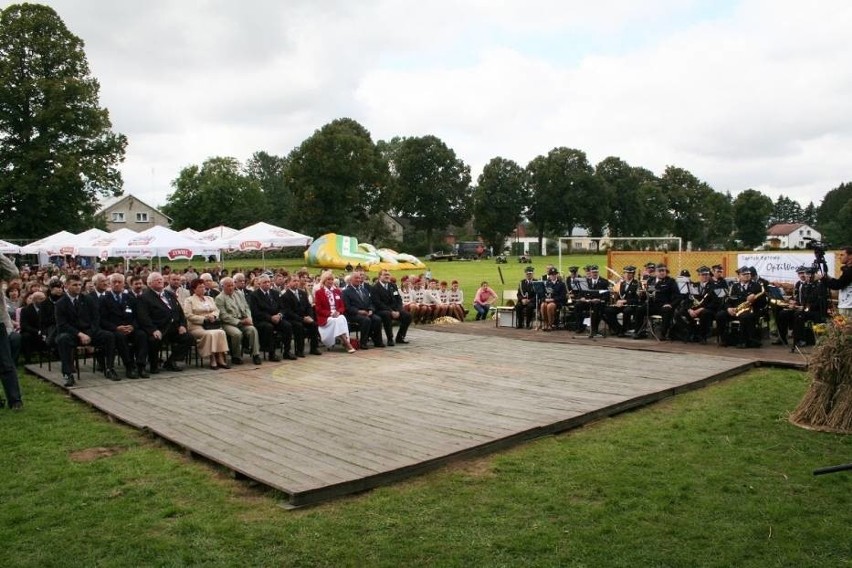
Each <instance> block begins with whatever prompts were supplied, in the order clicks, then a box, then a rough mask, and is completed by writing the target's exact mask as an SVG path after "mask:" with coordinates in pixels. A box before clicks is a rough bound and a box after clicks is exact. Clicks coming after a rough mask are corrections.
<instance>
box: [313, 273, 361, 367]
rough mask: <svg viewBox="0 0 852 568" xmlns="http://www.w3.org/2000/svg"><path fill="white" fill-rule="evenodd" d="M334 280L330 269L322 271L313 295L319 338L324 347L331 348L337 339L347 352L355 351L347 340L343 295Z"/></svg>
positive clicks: (347, 325)
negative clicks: (318, 286) (318, 284)
mask: <svg viewBox="0 0 852 568" xmlns="http://www.w3.org/2000/svg"><path fill="white" fill-rule="evenodd" d="M334 281H335V278H334V274H332V272H331V271H330V270H326V271H325V272H323V273H322V275H321V276H320V283H321V285H320V288H319V289H318V290H317V292H316V294H315V297H314V309H315V311H316V316H317V327H318V328H319V334H320V340H321V341H322V342H323V344H324V345H325V346H326V347H329V348H331V347H332V346H334V343H335V341H336V340H338V339H339V340H340V341H341V343H343V345H344V346H345V347H346V350H347V351H348V352H349V353H355V348H354V347H352V343H351V342H350V341H349V324H348V323H347V321H346V316H345V315H344V311H345V310H346V307H345V306H344V304H343V296H342V295H341V293H340V289H339V288H338V287H337V286H335V285H334Z"/></svg>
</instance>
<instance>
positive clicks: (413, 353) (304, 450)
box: [28, 322, 756, 506]
mask: <svg viewBox="0 0 852 568" xmlns="http://www.w3.org/2000/svg"><path fill="white" fill-rule="evenodd" d="M481 324H482V325H477V324H475V323H472V324H470V325H468V324H461V325H458V326H452V327H455V328H456V329H453V330H452V333H444V332H441V331H447V330H441V331H435V330H434V329H435V328H418V329H412V330H411V331H410V332H409V340H410V341H411V343H410V344H408V345H398V346H396V347H393V348H385V349H371V350H369V351H361V352H358V353H356V354H353V355H348V354H346V353H344V352H340V351H334V352H330V353H324V354H323V355H322V356H321V357H317V356H308V358H306V359H300V360H299V361H285V362H282V363H264V364H263V365H261V366H258V367H256V366H253V365H250V364H246V365H242V366H239V367H234V368H233V369H231V370H230V371H222V370H220V371H210V370H206V369H197V368H194V367H188V368H187V369H186V370H185V371H184V372H183V373H163V374H160V375H156V376H155V377H153V378H151V379H138V380H127V379H124V380H122V381H120V382H110V381H107V380H105V379H104V378H103V377H102V376H100V375H99V376H95V375H93V374H92V373H91V372H88V373H86V372H84V373H83V375H82V379H81V381H80V382H79V383H78V386H76V387H73V388H71V389H69V390H70V392H71V394H72V396H74V397H76V398H78V399H80V400H82V401H85V402H87V403H89V404H91V405H92V406H94V407H95V408H98V409H100V410H101V411H103V412H105V413H107V414H108V415H110V416H112V417H115V418H116V419H118V420H120V421H123V422H126V423H128V424H130V425H133V426H135V427H137V428H143V429H146V430H148V431H150V432H152V433H154V434H156V435H158V436H161V437H163V438H165V439H167V440H170V441H171V442H174V443H175V444H178V445H180V446H182V447H184V448H186V449H187V450H188V451H190V452H192V453H194V454H197V455H200V456H204V457H205V458H208V459H210V460H212V461H214V462H217V463H220V464H222V465H224V466H226V467H228V468H230V469H232V470H233V471H235V472H237V473H238V474H242V475H245V476H247V477H249V478H251V479H254V480H256V481H258V482H260V483H263V484H265V485H268V486H270V487H273V488H276V489H278V490H280V491H282V492H284V493H285V494H286V495H287V496H288V498H289V504H290V505H292V506H301V505H306V504H310V503H315V502H318V501H322V500H325V499H329V498H332V497H336V496H340V495H344V494H348V493H353V492H357V491H362V490H366V489H370V488H373V487H377V486H379V485H384V484H387V483H391V482H393V481H395V480H399V479H402V478H404V477H407V476H410V475H414V474H417V473H420V472H423V471H426V470H429V469H433V468H435V467H438V466H440V465H442V464H445V463H447V462H449V461H451V460H454V459H458V458H462V457H470V456H476V455H481V454H484V453H488V452H492V451H495V450H498V449H502V448H506V447H509V446H512V445H515V444H518V443H520V442H522V441H524V440H529V439H532V438H536V437H539V436H543V435H547V434H551V433H554V432H559V431H563V430H567V429H570V428H574V427H576V426H579V425H582V424H585V423H587V422H590V421H592V420H596V419H598V418H601V417H604V416H609V415H612V414H616V413H619V412H623V411H625V410H628V409H631V408H635V407H638V406H641V405H645V404H648V403H651V402H654V401H656V400H660V399H662V398H665V397H668V396H671V395H673V394H676V393H677V392H681V391H685V390H690V389H695V388H700V387H702V386H704V385H705V384H708V383H710V382H714V381H718V380H721V379H723V378H725V377H729V376H731V375H734V374H737V373H740V372H742V371H743V370H745V369H747V368H750V367H752V366H754V365H755V364H756V361H755V360H753V359H744V358H742V357H735V356H729V354H728V353H727V352H726V351H725V350H721V349H716V348H713V352H712V353H709V352H708V353H707V354H696V353H666V352H661V351H652V350H636V349H632V350H631V349H622V348H617V347H606V346H601V345H599V344H597V343H592V342H590V341H587V342H586V343H554V342H552V341H548V339H549V338H546V337H544V336H552V338H553V340H554V341H556V340H558V335H557V334H541V333H539V334H538V336H537V338H538V339H539V341H529V340H528V339H530V338H532V337H534V336H531V335H526V337H520V336H519V337H512V336H513V335H515V334H514V333H512V332H514V330H507V331H509V332H510V333H503V334H491V333H490V332H487V329H488V328H490V326H486V324H487V322H481ZM486 332H487V333H488V334H486ZM522 333H523V332H522ZM526 333H527V334H529V333H531V332H526ZM525 339H526V340H525ZM637 343H640V342H637ZM749 352H750V353H755V352H754V351H752V350H749ZM731 355H733V353H731ZM52 368H53V372H52V373H49V372H48V371H47V366H46V365H45V366H44V367H41V368H39V367H38V365H30V366H28V370H29V371H30V372H32V373H34V374H36V375H39V376H41V377H43V378H44V379H47V380H49V381H52V382H53V383H56V384H61V380H60V376H59V372H58V371H59V364H58V363H55V364H53V365H52ZM88 370H89V371H90V370H91V366H90V365H89V367H88Z"/></svg>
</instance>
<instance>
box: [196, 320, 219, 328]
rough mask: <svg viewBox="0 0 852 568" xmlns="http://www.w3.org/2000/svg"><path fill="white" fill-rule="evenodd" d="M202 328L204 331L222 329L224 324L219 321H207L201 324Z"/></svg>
mask: <svg viewBox="0 0 852 568" xmlns="http://www.w3.org/2000/svg"><path fill="white" fill-rule="evenodd" d="M201 327H203V328H204V329H222V322H221V321H220V320H218V319H216V320H213V321H210V320H208V319H205V320H204V321H203V322H201Z"/></svg>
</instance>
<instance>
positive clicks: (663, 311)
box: [650, 304, 674, 339]
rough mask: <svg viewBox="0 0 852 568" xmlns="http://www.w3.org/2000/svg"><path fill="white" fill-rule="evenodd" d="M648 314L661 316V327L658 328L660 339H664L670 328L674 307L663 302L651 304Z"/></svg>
mask: <svg viewBox="0 0 852 568" xmlns="http://www.w3.org/2000/svg"><path fill="white" fill-rule="evenodd" d="M650 314H651V315H652V316H660V317H662V318H663V323H662V326H663V327H662V329H661V330H660V339H665V338H666V337H668V335H669V330H670V329H671V328H672V319H673V318H674V307H673V306H671V305H669V306H668V307H666V305H664V304H651V309H650Z"/></svg>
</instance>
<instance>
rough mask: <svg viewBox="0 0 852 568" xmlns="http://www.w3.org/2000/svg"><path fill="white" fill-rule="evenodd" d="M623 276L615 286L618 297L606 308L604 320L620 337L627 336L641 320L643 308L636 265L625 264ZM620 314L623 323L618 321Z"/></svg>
mask: <svg viewBox="0 0 852 568" xmlns="http://www.w3.org/2000/svg"><path fill="white" fill-rule="evenodd" d="M622 276H623V278H622V280H621V282H619V283H618V284H617V285H616V287H615V296H616V297H617V298H618V299H617V300H616V301H615V303H614V304H612V305H610V306H607V307H606V308H605V309H604V320H606V324H607V325H608V326H609V328H610V329H611V330H612V331H613V333H615V334H616V335H618V337H625V336H626V332H627V330H630V329H633V325H635V323H637V322H638V321H639V314H638V311H639V310H640V309H641V307H640V301H639V281H638V280H636V267H635V266H625V267H624V270H623V272H622ZM618 314H621V323H619V322H618Z"/></svg>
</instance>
